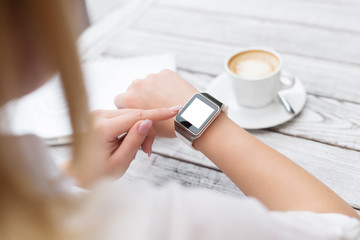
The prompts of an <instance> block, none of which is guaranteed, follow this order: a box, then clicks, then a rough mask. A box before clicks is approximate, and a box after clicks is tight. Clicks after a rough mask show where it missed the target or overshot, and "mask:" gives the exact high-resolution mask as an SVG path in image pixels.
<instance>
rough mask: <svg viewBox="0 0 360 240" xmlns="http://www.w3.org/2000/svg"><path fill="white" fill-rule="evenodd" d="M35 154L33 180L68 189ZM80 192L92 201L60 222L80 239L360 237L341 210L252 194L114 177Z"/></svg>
mask: <svg viewBox="0 0 360 240" xmlns="http://www.w3.org/2000/svg"><path fill="white" fill-rule="evenodd" d="M22 139H23V140H25V139H27V140H26V142H27V143H28V144H27V146H28V147H29V150H30V149H31V150H32V151H37V152H39V151H43V152H44V151H46V147H45V146H44V145H43V144H42V143H41V141H40V140H39V139H37V138H36V137H34V136H31V135H30V136H29V135H27V136H23V137H22ZM35 139H37V140H35ZM35 145H36V147H35ZM27 153H28V154H27V155H28V156H29V152H27ZM36 156H37V158H36V161H37V163H36V164H37V166H38V167H36V168H33V169H32V170H33V171H35V172H34V174H36V175H37V180H41V181H51V182H53V181H54V178H57V179H62V180H61V181H62V183H61V184H60V186H61V189H62V190H63V189H64V186H67V188H68V189H69V191H72V186H71V183H70V181H68V180H66V178H63V177H62V178H59V174H55V172H56V171H57V172H59V171H58V170H54V169H56V166H55V164H49V162H51V161H49V158H48V155H46V154H44V155H43V156H44V158H43V159H41V160H40V162H42V163H40V162H38V161H39V154H36ZM45 156H47V157H45ZM33 163H34V162H33ZM39 166H42V168H41V167H39ZM39 169H42V170H41V171H40V172H39ZM49 173H51V174H49ZM39 175H42V177H39ZM65 188H66V187H65ZM82 194H85V195H89V197H90V199H91V200H90V201H89V202H87V204H84V205H83V206H81V209H79V211H78V212H76V213H74V214H73V216H71V217H70V218H69V219H67V220H66V221H64V224H65V227H66V228H67V229H69V230H75V229H83V231H81V232H82V235H81V236H82V237H80V236H79V239H87V240H88V239H101V240H115V239H122V240H125V239H129V240H130V239H131V240H143V239H146V240H162V239H167V240H203V239H204V240H205V239H206V240H219V239H227V240H231V239H237V240H238V239H254V240H255V239H256V240H260V239H268V240H272V239H277V240H282V239H284V240H285V239H286V240H289V239H290V240H297V239H299V240H304V239H319V240H320V239H322V240H325V239H326V240H340V239H341V240H345V239H346V240H350V239H352V240H353V239H354V240H355V239H356V240H360V222H359V221H358V220H356V219H354V218H350V217H347V216H344V215H341V214H330V213H329V214H317V213H313V212H305V211H298V212H297V211H292V212H276V211H269V210H268V209H266V207H265V206H264V205H263V204H262V203H261V202H259V201H258V200H257V199H254V198H238V197H232V196H228V195H224V194H220V193H218V192H214V191H210V190H204V189H187V188H183V187H181V186H179V185H177V184H170V185H167V186H164V187H155V186H152V185H149V184H145V183H144V184H131V185H129V183H124V182H121V181H118V182H116V183H112V184H102V185H101V186H99V187H97V188H96V189H95V190H92V191H91V192H85V193H82Z"/></svg>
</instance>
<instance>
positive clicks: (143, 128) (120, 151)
mask: <svg viewBox="0 0 360 240" xmlns="http://www.w3.org/2000/svg"><path fill="white" fill-rule="evenodd" d="M151 126H152V121H151V120H145V121H140V122H137V123H136V124H135V125H134V126H133V127H131V129H130V130H129V132H128V134H127V135H126V136H125V138H124V140H123V142H122V143H121V145H120V146H119V147H118V148H117V149H116V151H115V152H114V153H113V155H111V157H110V172H111V173H119V174H124V173H125V171H126V170H127V169H128V167H129V165H130V163H131V161H132V160H133V159H134V158H135V156H136V153H137V151H138V150H139V148H140V146H141V145H142V144H143V142H144V140H145V138H146V137H147V134H148V132H149V130H150V128H151Z"/></svg>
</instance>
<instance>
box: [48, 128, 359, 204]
mask: <svg viewBox="0 0 360 240" xmlns="http://www.w3.org/2000/svg"><path fill="white" fill-rule="evenodd" d="M255 134H256V135H257V136H258V137H260V139H262V140H264V141H265V142H267V143H268V144H270V145H272V146H273V147H275V148H277V149H278V150H279V149H281V151H282V152H283V153H284V154H286V155H288V156H290V157H292V156H294V158H293V159H294V160H295V161H296V162H297V163H298V164H300V165H302V166H303V167H304V168H305V169H307V170H308V171H310V172H311V173H313V174H314V175H315V176H316V177H318V178H319V179H320V180H322V181H323V182H324V183H325V184H327V185H328V186H329V187H330V188H332V189H333V190H334V191H335V192H337V193H338V194H339V195H340V196H342V197H343V198H344V199H345V200H346V201H348V202H349V203H350V204H351V205H352V206H354V207H357V208H359V207H360V190H359V188H358V183H359V182H360V179H359V178H360V177H359V174H358V173H359V171H360V167H359V164H358V165H356V166H350V165H351V164H350V163H349V162H348V163H346V162H345V161H344V162H343V163H342V162H341V160H343V159H348V160H351V161H353V160H354V156H352V155H354V153H353V152H351V151H346V153H345V154H343V151H344V150H339V151H338V152H334V151H333V150H329V149H330V148H331V147H330V148H328V149H326V147H325V148H324V147H319V146H318V145H321V144H320V143H311V142H309V143H307V144H303V143H302V144H301V145H300V146H302V148H301V149H298V148H297V146H299V142H298V141H299V139H294V138H290V137H286V136H282V135H280V134H269V133H266V132H264V131H258V132H255ZM296 144H297V145H296ZM321 148H323V149H321ZM308 149H313V151H312V152H311V153H309V151H308ZM318 149H320V150H321V151H325V152H323V153H321V152H319V151H318ZM50 150H51V154H52V155H53V156H55V157H56V159H57V161H58V162H61V161H64V160H66V159H68V158H69V157H70V147H69V146H56V147H51V148H50ZM357 154H358V155H357V156H355V157H358V160H359V159H360V158H359V155H360V153H357ZM164 155H169V156H173V157H175V159H173V158H171V157H164ZM334 155H335V156H334ZM178 158H179V159H178ZM183 159H185V161H184V160H183ZM189 160H191V161H193V162H195V164H192V163H191V162H189ZM358 162H359V161H358ZM202 165H207V166H209V167H203V166H202ZM213 166H214V165H213V164H212V163H211V164H209V160H207V159H206V158H205V157H204V156H203V155H202V154H201V153H199V152H195V151H193V150H191V149H190V148H188V147H187V146H185V145H183V144H182V143H181V142H178V140H177V139H157V140H156V143H155V145H154V154H153V155H152V156H151V158H150V159H149V158H148V157H147V156H145V155H144V154H143V153H142V152H139V153H138V155H137V157H136V160H134V161H133V163H132V164H131V166H130V168H129V170H128V172H127V173H126V175H125V178H126V179H127V180H129V181H135V180H137V179H141V180H145V181H148V182H150V183H153V184H156V185H163V184H166V183H168V182H171V181H176V182H178V183H180V184H182V185H184V186H189V187H204V188H209V189H214V190H216V191H220V192H224V193H229V194H234V195H239V196H240V195H242V193H241V191H239V190H238V189H237V187H236V186H235V185H234V184H233V183H232V182H231V181H230V180H229V179H228V178H227V177H226V176H225V175H224V174H223V173H221V172H219V171H218V170H217V169H216V168H214V167H213Z"/></svg>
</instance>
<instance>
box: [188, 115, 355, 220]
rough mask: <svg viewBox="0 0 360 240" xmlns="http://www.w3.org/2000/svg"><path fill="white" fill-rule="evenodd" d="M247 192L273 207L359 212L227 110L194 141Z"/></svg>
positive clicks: (346, 212)
mask: <svg viewBox="0 0 360 240" xmlns="http://www.w3.org/2000/svg"><path fill="white" fill-rule="evenodd" d="M194 146H195V147H196V148H197V149H199V150H200V151H201V152H202V153H204V154H205V155H206V156H207V157H208V158H209V159H211V160H212V161H213V162H214V163H215V164H216V165H217V166H218V167H219V168H220V169H221V170H222V171H223V172H224V173H225V174H226V175H227V176H228V177H229V178H230V179H231V180H232V181H233V182H234V183H235V184H236V185H237V186H238V187H239V188H240V189H241V190H242V191H243V192H244V193H245V194H246V195H248V196H253V197H256V198H257V199H259V200H260V201H262V202H263V203H264V204H265V205H266V206H267V207H268V208H269V209H271V210H284V211H287V210H308V211H314V212H336V213H342V214H346V215H349V216H352V217H357V218H359V216H358V215H357V214H356V212H355V211H354V210H353V209H352V208H351V207H350V206H349V205H348V204H347V203H346V202H344V200H342V199H341V198H340V197H339V196H337V195H336V194H335V193H334V192H332V191H331V190H330V189H329V188H327V187H326V186H325V185H324V184H322V183H321V182H320V181H319V180H317V179H316V178H315V177H313V176H312V175H311V174H309V173H308V172H306V171H305V170H304V169H303V168H301V167H300V166H298V165H297V164H295V163H294V162H292V161H290V160H289V159H288V158H286V157H285V156H283V155H282V154H280V153H279V152H277V151H275V150H274V149H272V148H270V147H269V146H267V145H266V144H264V143H262V142H261V141H259V140H258V139H257V138H255V137H253V136H252V135H250V134H249V133H248V132H246V131H245V130H243V129H242V128H240V127H239V126H237V125H236V124H235V123H234V122H232V121H231V120H230V119H229V118H228V117H226V116H225V115H224V114H220V116H219V117H218V118H217V119H216V120H215V122H214V123H213V124H212V125H211V126H210V127H209V128H208V129H207V130H206V131H205V133H204V134H203V136H201V137H200V138H199V139H198V140H196V141H195V142H194Z"/></svg>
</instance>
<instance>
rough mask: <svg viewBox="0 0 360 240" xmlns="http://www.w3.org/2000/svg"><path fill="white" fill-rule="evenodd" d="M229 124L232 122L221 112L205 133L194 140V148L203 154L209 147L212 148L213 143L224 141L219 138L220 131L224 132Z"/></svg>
mask: <svg viewBox="0 0 360 240" xmlns="http://www.w3.org/2000/svg"><path fill="white" fill-rule="evenodd" d="M231 122H232V121H231V120H230V119H229V118H228V117H227V116H226V114H225V113H223V112H221V113H220V114H219V116H218V117H217V118H216V119H215V120H214V121H213V122H212V124H211V125H210V126H209V127H208V128H207V129H206V131H205V132H204V133H203V134H202V135H201V136H200V137H199V138H197V139H195V140H194V142H193V146H194V148H195V149H197V150H199V151H201V152H202V153H204V154H205V152H206V150H207V149H208V148H209V147H212V145H213V143H216V142H218V141H222V140H225V139H222V137H221V136H222V131H226V127H227V125H229V124H231Z"/></svg>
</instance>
